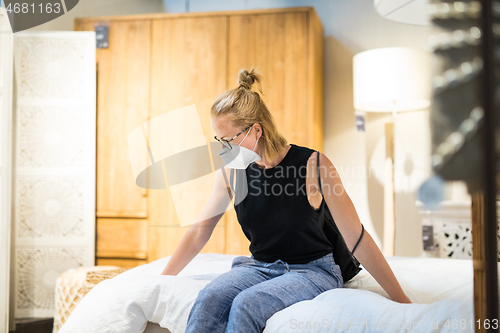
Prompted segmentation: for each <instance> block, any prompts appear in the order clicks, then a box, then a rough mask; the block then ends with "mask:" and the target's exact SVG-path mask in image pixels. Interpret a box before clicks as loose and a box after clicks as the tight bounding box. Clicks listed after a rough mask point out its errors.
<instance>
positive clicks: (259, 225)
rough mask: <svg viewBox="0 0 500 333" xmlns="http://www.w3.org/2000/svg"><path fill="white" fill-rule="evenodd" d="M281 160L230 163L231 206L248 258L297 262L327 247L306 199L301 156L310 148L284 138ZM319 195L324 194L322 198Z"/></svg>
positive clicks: (315, 212) (304, 157)
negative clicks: (243, 166)
mask: <svg viewBox="0 0 500 333" xmlns="http://www.w3.org/2000/svg"><path fill="white" fill-rule="evenodd" d="M290 146H291V147H290V149H289V150H288V152H287V154H286V155H285V157H284V158H283V160H282V161H281V162H280V163H279V164H278V165H276V166H274V167H272V168H269V169H263V168H261V167H260V166H259V165H258V164H257V163H255V162H253V163H251V164H250V165H249V166H248V168H246V169H236V170H235V171H236V173H235V175H236V187H235V198H234V209H235V210H236V215H237V217H238V222H239V223H240V225H241V228H242V229H243V233H244V234H245V236H246V237H247V238H248V240H249V241H250V252H251V253H252V254H253V256H254V258H255V259H257V260H260V261H264V262H274V261H275V260H277V259H281V260H283V261H286V262H287V263H290V264H303V263H307V262H310V261H312V260H316V259H318V258H321V257H323V256H325V255H326V254H328V253H332V252H333V248H332V246H331V244H330V242H329V241H328V239H327V238H326V236H325V234H324V233H323V231H322V229H321V228H320V226H319V225H318V218H319V209H318V210H316V209H314V207H312V206H311V205H310V203H309V201H308V200H307V188H306V175H307V160H308V158H309V157H310V156H311V154H312V153H313V152H314V151H315V150H313V149H310V148H307V147H302V146H297V145H295V144H293V143H291V144H290ZM323 200H324V199H323Z"/></svg>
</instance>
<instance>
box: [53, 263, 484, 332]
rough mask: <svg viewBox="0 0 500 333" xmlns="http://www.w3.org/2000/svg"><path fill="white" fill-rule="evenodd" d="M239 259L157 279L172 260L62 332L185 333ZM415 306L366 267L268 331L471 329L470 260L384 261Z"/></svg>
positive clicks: (93, 298)
mask: <svg viewBox="0 0 500 333" xmlns="http://www.w3.org/2000/svg"><path fill="white" fill-rule="evenodd" d="M236 256H237V255H228V254H214V253H200V254H198V255H197V256H196V257H195V258H194V259H193V260H192V261H191V262H190V263H189V264H188V265H187V266H186V267H185V268H184V269H183V270H182V271H181V272H180V273H179V274H178V275H177V276H165V275H160V273H161V272H162V271H163V269H164V267H165V265H166V264H167V262H168V260H169V259H170V257H165V258H161V259H159V260H156V261H154V262H151V263H149V264H145V265H141V266H138V267H135V268H133V269H130V270H128V271H126V272H124V273H122V274H120V275H118V276H116V277H114V278H112V279H109V280H105V281H103V282H101V283H99V284H98V285H97V286H96V287H94V288H93V289H92V290H91V291H90V292H89V293H88V294H87V295H86V296H85V297H84V298H83V299H82V300H81V302H80V303H79V305H78V306H77V307H76V308H75V309H74V310H73V312H72V314H71V315H70V317H69V318H68V320H67V321H66V323H65V324H64V325H63V326H62V328H61V329H60V330H59V333H77V332H82V333H83V332H85V333H91V332H96V333H97V332H99V333H104V332H107V333H114V332H116V333H118V332H120V333H125V332H130V333H138V332H146V333H183V332H184V330H185V327H186V321H187V317H188V314H189V311H190V309H191V306H192V305H193V302H194V301H195V299H196V296H197V295H198V292H199V291H200V290H201V289H202V288H203V287H204V286H205V285H206V284H207V283H209V282H210V281H211V280H213V279H214V278H215V277H217V276H218V275H220V274H222V273H224V272H226V271H228V270H229V269H230V268H231V263H232V260H233V259H234V258H235V257H236ZM386 259H387V261H388V263H389V265H390V266H391V268H392V270H393V272H394V274H395V275H396V277H397V279H398V281H399V282H400V284H401V286H402V288H403V289H404V291H405V293H406V294H407V295H408V297H409V298H410V299H411V300H412V302H413V303H412V304H402V303H397V302H394V301H392V300H390V297H389V296H388V295H387V294H386V292H385V291H384V290H383V289H382V287H380V285H379V284H378V283H377V282H376V281H375V279H373V277H371V275H370V274H369V273H368V272H367V271H366V270H365V269H363V270H361V271H360V272H359V273H358V275H356V276H355V277H354V278H353V279H351V280H350V281H348V282H347V283H345V284H344V288H338V289H333V290H329V291H326V292H324V293H322V294H320V295H318V296H317V297H316V298H314V299H312V300H307V301H302V302H299V303H296V304H294V305H292V306H290V307H288V308H285V309H283V310H281V311H279V312H277V313H275V314H274V315H273V316H272V317H271V318H269V320H268V321H267V323H266V327H265V329H264V331H263V332H264V333H266V332H267V333H268V332H332V331H334V330H336V331H342V332H376V331H383V332H401V331H411V332H431V331H432V332H473V331H474V327H473V323H474V322H475V320H474V311H473V299H474V298H473V264H472V260H467V259H442V258H423V257H400V256H393V257H387V258H386Z"/></svg>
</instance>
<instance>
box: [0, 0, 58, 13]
mask: <svg viewBox="0 0 500 333" xmlns="http://www.w3.org/2000/svg"><path fill="white" fill-rule="evenodd" d="M37 7H39V8H37ZM61 9H62V8H61V3H59V2H55V3H53V4H52V3H50V2H48V3H45V4H43V3H40V4H38V5H35V4H34V3H31V4H30V3H27V2H23V3H18V2H16V3H14V4H12V3H9V5H8V6H7V7H6V8H5V11H7V13H9V14H11V13H12V12H14V13H15V14H19V13H24V14H27V13H33V14H35V13H40V14H43V13H46V14H50V13H56V14H58V13H60V12H61Z"/></svg>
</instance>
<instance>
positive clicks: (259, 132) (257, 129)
mask: <svg viewBox="0 0 500 333" xmlns="http://www.w3.org/2000/svg"><path fill="white" fill-rule="evenodd" d="M255 135H256V137H255V138H256V139H258V138H260V137H261V135H262V127H260V124H255Z"/></svg>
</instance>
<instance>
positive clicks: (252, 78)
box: [238, 68, 262, 90]
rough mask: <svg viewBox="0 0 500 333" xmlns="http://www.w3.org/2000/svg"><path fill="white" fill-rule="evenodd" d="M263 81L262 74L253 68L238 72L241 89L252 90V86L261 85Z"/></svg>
mask: <svg viewBox="0 0 500 333" xmlns="http://www.w3.org/2000/svg"><path fill="white" fill-rule="evenodd" d="M261 79H262V76H261V75H260V73H259V72H258V71H257V69H256V68H251V69H250V70H247V69H246V68H242V69H240V71H239V72H238V84H239V87H242V88H245V89H248V90H250V89H252V85H253V84H254V83H255V82H258V83H259V85H260V81H261Z"/></svg>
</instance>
